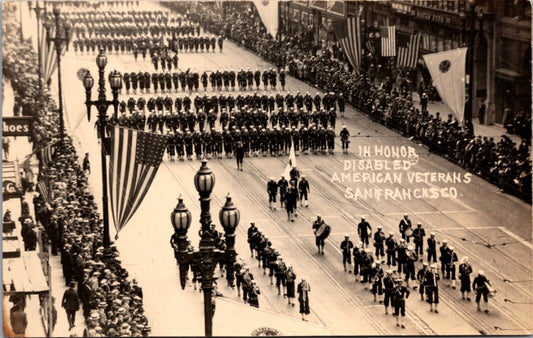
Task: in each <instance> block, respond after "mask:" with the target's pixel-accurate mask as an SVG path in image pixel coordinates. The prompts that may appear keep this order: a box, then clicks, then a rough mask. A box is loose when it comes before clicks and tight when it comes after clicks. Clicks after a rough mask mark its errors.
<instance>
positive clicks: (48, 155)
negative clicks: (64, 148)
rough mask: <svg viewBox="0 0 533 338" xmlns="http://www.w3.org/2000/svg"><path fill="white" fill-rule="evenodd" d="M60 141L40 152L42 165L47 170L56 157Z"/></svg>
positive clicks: (50, 144) (49, 144)
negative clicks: (57, 145)
mask: <svg viewBox="0 0 533 338" xmlns="http://www.w3.org/2000/svg"><path fill="white" fill-rule="evenodd" d="M57 142H58V141H55V142H51V143H48V144H47V145H45V146H44V147H42V148H41V149H40V150H39V160H40V161H41V164H42V165H43V166H44V167H45V168H47V167H48V165H49V164H50V163H51V162H52V161H53V159H54V155H55V153H56V144H57Z"/></svg>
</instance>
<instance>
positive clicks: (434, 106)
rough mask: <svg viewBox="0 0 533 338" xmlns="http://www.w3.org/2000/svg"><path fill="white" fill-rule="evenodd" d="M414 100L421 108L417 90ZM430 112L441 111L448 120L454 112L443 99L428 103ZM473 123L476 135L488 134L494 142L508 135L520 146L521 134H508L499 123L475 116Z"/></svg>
mask: <svg viewBox="0 0 533 338" xmlns="http://www.w3.org/2000/svg"><path fill="white" fill-rule="evenodd" d="M413 102H415V103H416V105H415V107H417V108H420V97H419V96H418V93H417V92H413ZM428 112H429V113H430V114H431V115H435V113H437V112H440V116H441V118H442V119H443V120H446V119H447V118H448V114H452V111H451V110H450V108H448V106H446V104H444V102H442V101H433V102H429V103H428ZM472 123H473V124H474V134H475V135H476V136H478V135H480V136H487V137H493V138H494V142H498V141H499V140H500V139H501V137H502V135H507V136H508V137H509V138H510V139H511V140H512V141H513V142H514V143H516V145H517V146H518V145H519V144H520V136H518V135H516V134H508V133H507V130H506V129H505V128H504V127H503V126H501V125H498V124H493V125H490V126H488V125H485V124H479V119H477V118H473V119H472Z"/></svg>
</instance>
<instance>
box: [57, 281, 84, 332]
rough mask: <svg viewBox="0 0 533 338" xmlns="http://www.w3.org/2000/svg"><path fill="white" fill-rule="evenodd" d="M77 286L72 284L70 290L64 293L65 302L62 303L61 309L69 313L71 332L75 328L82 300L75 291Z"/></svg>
mask: <svg viewBox="0 0 533 338" xmlns="http://www.w3.org/2000/svg"><path fill="white" fill-rule="evenodd" d="M75 286H76V283H75V282H70V285H69V288H68V289H67V290H65V292H64V293H63V300H62V301H61V307H62V308H64V309H65V311H66V312H67V320H68V325H69V330H70V329H72V328H73V327H74V326H75V322H76V312H77V311H78V310H79V309H80V298H79V297H78V293H77V292H76V290H74V287H75Z"/></svg>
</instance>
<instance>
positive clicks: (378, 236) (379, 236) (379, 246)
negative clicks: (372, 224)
mask: <svg viewBox="0 0 533 338" xmlns="http://www.w3.org/2000/svg"><path fill="white" fill-rule="evenodd" d="M384 244H385V233H384V232H383V228H382V226H381V225H378V229H377V230H376V233H375V234H374V248H375V249H376V252H375V254H376V258H379V257H381V258H383V257H385V245H384Z"/></svg>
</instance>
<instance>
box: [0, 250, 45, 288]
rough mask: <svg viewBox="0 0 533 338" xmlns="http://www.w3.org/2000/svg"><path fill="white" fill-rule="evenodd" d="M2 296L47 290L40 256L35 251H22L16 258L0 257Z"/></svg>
mask: <svg viewBox="0 0 533 338" xmlns="http://www.w3.org/2000/svg"><path fill="white" fill-rule="evenodd" d="M2 282H3V285H4V289H3V290H4V296H9V295H13V294H21V293H22V294H40V293H45V292H48V283H47V281H46V277H45V275H44V272H43V269H42V265H41V258H40V257H39V254H38V253H36V252H24V253H23V254H22V255H21V257H18V258H4V259H2Z"/></svg>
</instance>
